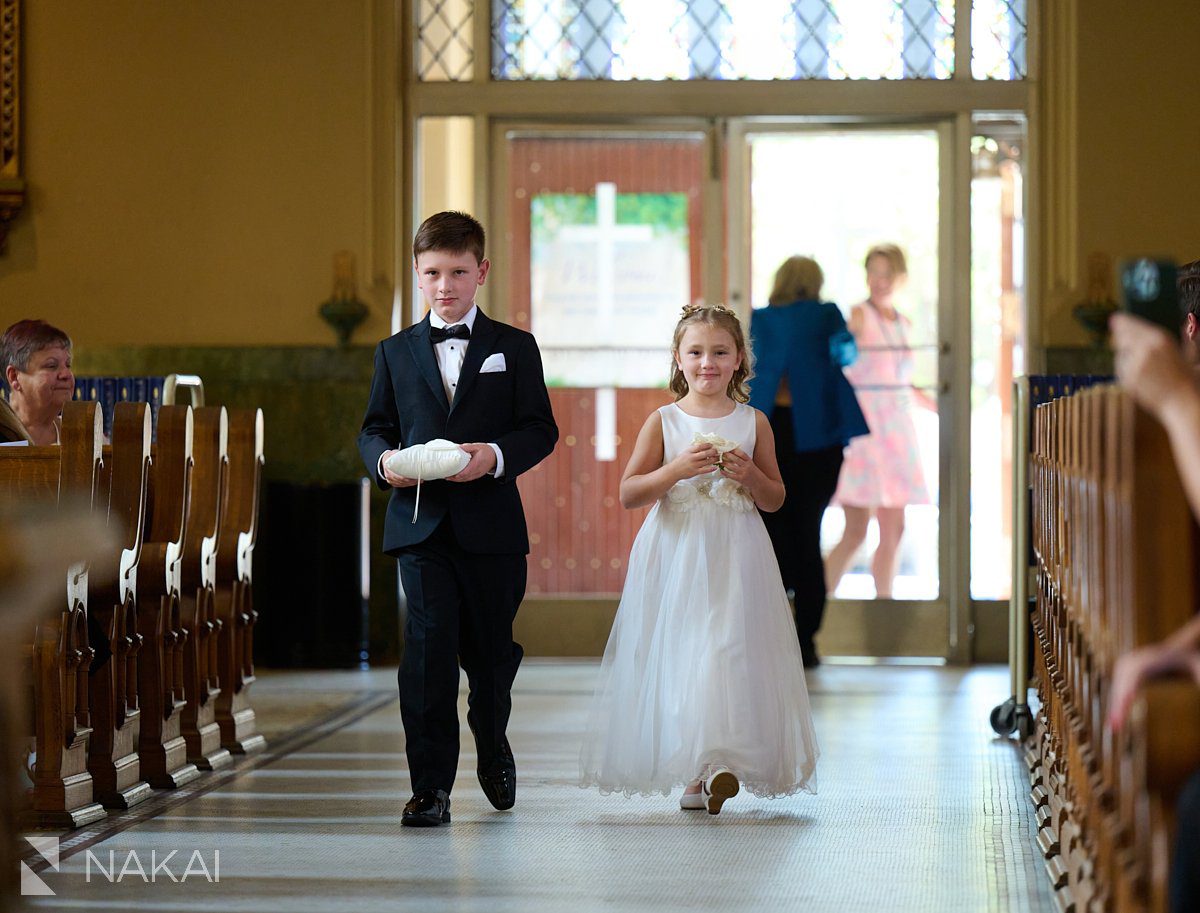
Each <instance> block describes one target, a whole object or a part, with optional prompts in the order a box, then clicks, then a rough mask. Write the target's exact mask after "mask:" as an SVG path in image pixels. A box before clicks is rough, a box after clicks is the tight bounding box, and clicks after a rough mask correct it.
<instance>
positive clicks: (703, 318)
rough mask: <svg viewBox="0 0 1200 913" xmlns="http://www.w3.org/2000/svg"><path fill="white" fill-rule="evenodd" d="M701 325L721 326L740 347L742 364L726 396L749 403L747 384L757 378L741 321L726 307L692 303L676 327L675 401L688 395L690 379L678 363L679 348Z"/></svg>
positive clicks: (673, 345) (673, 355) (673, 358)
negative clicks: (690, 332) (684, 374)
mask: <svg viewBox="0 0 1200 913" xmlns="http://www.w3.org/2000/svg"><path fill="white" fill-rule="evenodd" d="M698 323H704V324H707V325H708V326H712V327H718V328H719V329H722V330H724V331H725V332H727V333H728V334H729V335H730V336H732V337H733V344H734V345H735V346H737V350H738V354H740V355H741V356H742V363H741V364H739V365H738V366H737V370H735V371H734V372H733V377H731V378H730V379H729V386H728V387H727V388H726V389H725V393H726V394H727V395H728V396H729V398H730V399H732V400H734V401H735V402H739V403H748V402H750V390H749V388H748V387H747V386H746V383H747V381H749V380H750V378H751V377H753V376H754V373H753V370H752V365H751V357H750V349H749V348H747V346H746V336H745V334H744V333H742V322H741V321H740V320H738V316H737V314H735V313H734V312H733V311H731V310H730V309H729V308H727V307H725V305H723V304H699V305H697V304H689V305H688V306H687V307H685V308H684V309H683V316H682V317H680V318H679V323H677V324H675V338H674V340H673V341H672V343H671V382H670V384H669V386H670V388H671V392H672V393H674V394H675V400H676V402H678V401H679V400H681V399H683V398H684V397H685V396H687V392H688V383H687V379H686V378H685V377H684V376H683V372H682V371H681V370H679V362H678V361H676V357H677V356H678V355H679V345H680V343H682V342H683V334H684V333H686V332H687V328H688V327H690V326H695V325H696V324H698Z"/></svg>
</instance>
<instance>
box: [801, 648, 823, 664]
mask: <svg viewBox="0 0 1200 913" xmlns="http://www.w3.org/2000/svg"><path fill="white" fill-rule="evenodd" d="M800 657H801V658H802V659H803V660H804V668H805V669H815V668H817V666H819V665H821V657H819V656H817V648H816V647H815V646H813V644H812V643H811V642H809V643H807V644H806V643H801V644H800Z"/></svg>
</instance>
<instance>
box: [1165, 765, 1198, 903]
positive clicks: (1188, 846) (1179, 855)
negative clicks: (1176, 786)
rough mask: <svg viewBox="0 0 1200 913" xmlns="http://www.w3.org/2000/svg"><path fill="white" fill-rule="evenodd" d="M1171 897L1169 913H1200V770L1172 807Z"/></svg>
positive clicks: (1192, 777) (1193, 775)
mask: <svg viewBox="0 0 1200 913" xmlns="http://www.w3.org/2000/svg"><path fill="white" fill-rule="evenodd" d="M1170 893H1171V911H1172V913H1184V911H1185V910H1186V911H1192V910H1200V770H1198V771H1196V772H1195V773H1194V774H1192V776H1191V778H1190V779H1189V780H1188V781H1187V784H1186V785H1185V786H1184V788H1183V791H1182V792H1181V793H1180V794H1179V801H1178V803H1177V804H1176V806H1175V853H1174V858H1172V860H1171V888H1170Z"/></svg>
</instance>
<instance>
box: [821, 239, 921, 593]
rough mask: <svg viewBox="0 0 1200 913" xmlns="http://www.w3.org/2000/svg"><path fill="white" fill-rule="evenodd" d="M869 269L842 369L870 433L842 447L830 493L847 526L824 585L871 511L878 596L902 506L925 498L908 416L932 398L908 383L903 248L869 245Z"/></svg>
mask: <svg viewBox="0 0 1200 913" xmlns="http://www.w3.org/2000/svg"><path fill="white" fill-rule="evenodd" d="M866 269H867V288H868V289H869V290H870V297H868V299H867V300H866V301H864V302H863V303H862V304H856V305H855V306H854V307H853V308H851V310H850V321H849V327H850V332H851V333H853V334H854V338H855V340H856V341H857V342H858V350H859V357H858V361H857V362H855V363H854V364H853V365H852V366H850V367H849V368H847V369H846V377H847V378H849V380H850V383H852V384H853V385H854V388H855V393H856V394H857V396H858V402H859V405H860V406H861V407H862V410H863V414H864V415H865V416H866V419H867V426H868V427H869V428H870V429H871V433H870V434H868V435H866V436H864V437H857V438H854V439H853V440H852V441H851V442H850V446H849V448H848V449H847V450H846V460H845V463H844V464H843V465H842V474H841V476H840V478H839V480H838V488H837V493H836V494H835V495H834V499H833V503H834V504H840V505H841V507H842V509H843V510H844V512H845V515H846V529H845V532H844V533H843V535H842V540H841V541H840V542H839V543H838V544H837V545H836V546H835V547H834V549H833V551H831V552H830V553H829V557H828V558H826V560H825V577H826V584H827V586H828V588H829V592H831V593H832V592H834V591H835V590H836V589H837V585H838V582H839V581H840V580H841V579H842V575H843V574H844V573H845V571H846V567H847V565H848V564H849V563H850V559H851V558H852V557H853V556H854V553H855V552H856V551H857V550H858V548H859V546H860V545H862V543H863V540H864V539H865V538H866V535H867V525H868V523H870V520H871V515H872V513H874V515H875V519H876V520H877V521H878V523H879V546H878V548H876V550H875V555H874V557H873V558H872V559H871V573H872V575H873V576H874V578H875V595H876V597H877V598H881V599H889V598H891V595H892V580H893V579H894V578H895V576H896V556H897V552H898V550H899V547H900V539H901V537H903V535H904V508H905V507H906V506H907V505H909V504H928V503H929V489H928V488H927V486H926V484H925V474H924V472H923V471H922V470H921V454H920V449H919V447H918V445H917V432H916V428H915V426H914V425H913V419H912V407H913V400H914V397H916V398H919V399H920V402H921V405H923V406H925V407H927V408H931V409H936V403H935V402H934V401H933V400H932V399H931V398H930V397H928V396H927V395H925V394H924V393H922V392H920V391H917V390H915V389H913V386H912V373H913V357H912V352H911V350H910V349H909V341H908V335H909V332H910V331H911V324H910V323H909V320H908V318H907V317H905V316H904V315H903V314H901V313H900V312H899V311H897V310H896V308H895V304H894V298H895V292H896V288H897V286H898V285H899V283H900V282H901V281H902V280H903V279H904V277H905V276H907V274H908V267H907V264H906V263H905V260H904V253H903V251H901V250H900V248H899V247H897V246H896V245H894V244H879V245H876V246H875V247H873V248H871V250H870V251H869V252H868V253H867V259H866Z"/></svg>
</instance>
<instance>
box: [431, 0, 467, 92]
mask: <svg viewBox="0 0 1200 913" xmlns="http://www.w3.org/2000/svg"><path fill="white" fill-rule="evenodd" d="M474 12H475V0H417V6H416V15H417V48H416V51H417V61H416V63H417V78H418V79H420V80H422V81H423V82H458V81H462V80H470V79H472V78H473V77H474V75H475V54H474V49H473V48H472V46H471V21H472V17H473V16H474Z"/></svg>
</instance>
